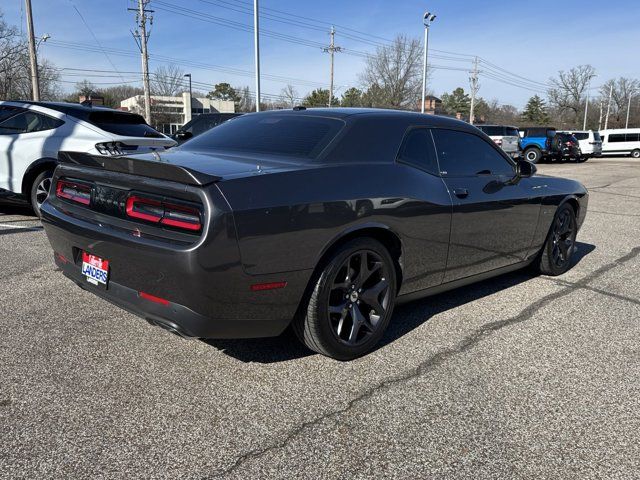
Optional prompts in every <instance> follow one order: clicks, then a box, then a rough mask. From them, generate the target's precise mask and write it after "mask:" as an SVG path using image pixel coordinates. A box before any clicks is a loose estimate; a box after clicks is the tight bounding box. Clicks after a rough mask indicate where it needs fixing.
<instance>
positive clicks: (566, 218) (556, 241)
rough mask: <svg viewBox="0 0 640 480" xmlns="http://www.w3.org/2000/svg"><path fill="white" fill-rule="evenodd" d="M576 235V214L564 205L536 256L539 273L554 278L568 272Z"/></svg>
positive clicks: (556, 215) (567, 205)
mask: <svg viewBox="0 0 640 480" xmlns="http://www.w3.org/2000/svg"><path fill="white" fill-rule="evenodd" d="M577 233H578V224H577V222H576V213H575V211H574V209H573V207H572V206H571V205H569V204H566V203H565V204H564V205H562V206H561V207H560V208H559V209H558V211H557V212H556V214H555V216H554V217H553V223H552V224H551V228H550V229H549V233H548V235H547V239H546V240H545V242H544V246H543V247H542V250H541V251H540V254H539V256H538V261H537V262H536V265H535V266H536V267H537V270H538V272H539V273H541V274H543V275H550V276H553V277H555V276H558V275H562V274H563V273H565V272H566V271H567V270H569V268H570V267H571V258H572V256H573V253H574V252H575V250H576V235H577Z"/></svg>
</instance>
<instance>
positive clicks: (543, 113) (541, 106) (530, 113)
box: [522, 95, 550, 125]
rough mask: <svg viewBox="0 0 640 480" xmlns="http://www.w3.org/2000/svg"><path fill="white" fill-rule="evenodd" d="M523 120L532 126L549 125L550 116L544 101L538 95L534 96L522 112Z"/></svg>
mask: <svg viewBox="0 0 640 480" xmlns="http://www.w3.org/2000/svg"><path fill="white" fill-rule="evenodd" d="M522 120H523V121H525V122H528V123H530V124H532V125H544V124H547V123H549V121H550V119H549V114H548V113H547V107H546V105H545V103H544V100H543V99H542V98H540V97H539V96H538V95H534V96H533V97H531V98H530V99H529V101H528V102H527V106H526V107H524V112H522Z"/></svg>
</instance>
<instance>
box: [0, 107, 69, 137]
mask: <svg viewBox="0 0 640 480" xmlns="http://www.w3.org/2000/svg"><path fill="white" fill-rule="evenodd" d="M63 123H64V122H63V121H61V120H58V119H56V118H52V117H48V116H47V115H41V114H39V113H35V112H29V111H27V112H22V113H19V114H18V115H14V116H13V117H10V118H8V119H6V120H5V121H3V122H0V135H12V134H13V135H16V134H20V133H33V132H41V131H43V130H51V129H53V128H58V127H59V126H60V125H62V124H63Z"/></svg>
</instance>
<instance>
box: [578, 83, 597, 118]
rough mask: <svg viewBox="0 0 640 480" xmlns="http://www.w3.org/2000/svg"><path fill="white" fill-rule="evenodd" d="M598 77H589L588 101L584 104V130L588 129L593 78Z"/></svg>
mask: <svg viewBox="0 0 640 480" xmlns="http://www.w3.org/2000/svg"><path fill="white" fill-rule="evenodd" d="M597 76H598V75H595V74H593V75H591V76H590V77H589V86H588V87H587V101H586V103H585V104H584V121H583V122H582V130H586V129H587V112H588V111H589V93H590V92H589V91H590V90H591V80H592V79H593V77H597Z"/></svg>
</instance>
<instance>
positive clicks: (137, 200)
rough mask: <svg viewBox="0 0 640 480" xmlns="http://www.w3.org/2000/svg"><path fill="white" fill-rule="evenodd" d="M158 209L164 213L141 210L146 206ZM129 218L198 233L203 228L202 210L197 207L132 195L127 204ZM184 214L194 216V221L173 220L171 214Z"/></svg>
mask: <svg viewBox="0 0 640 480" xmlns="http://www.w3.org/2000/svg"><path fill="white" fill-rule="evenodd" d="M145 205H146V206H149V207H156V208H158V209H159V210H161V211H162V213H160V212H158V213H157V214H154V213H153V212H148V211H147V212H144V211H141V209H140V208H137V207H142V209H144V206H145ZM126 212H127V216H129V217H131V218H136V219H139V220H145V221H147V222H153V223H160V224H162V225H166V226H168V227H175V228H180V229H183V230H189V231H192V232H197V231H199V230H200V229H201V228H202V223H201V219H200V210H198V209H197V208H195V207H189V206H186V205H176V204H173V203H167V202H161V201H159V200H153V199H149V198H144V197H140V196H137V195H131V196H130V197H129V198H127V203H126ZM172 212H173V213H183V214H185V215H187V216H192V217H193V221H190V219H189V218H182V219H180V218H171V217H170V216H168V215H170V214H171V213H172Z"/></svg>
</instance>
